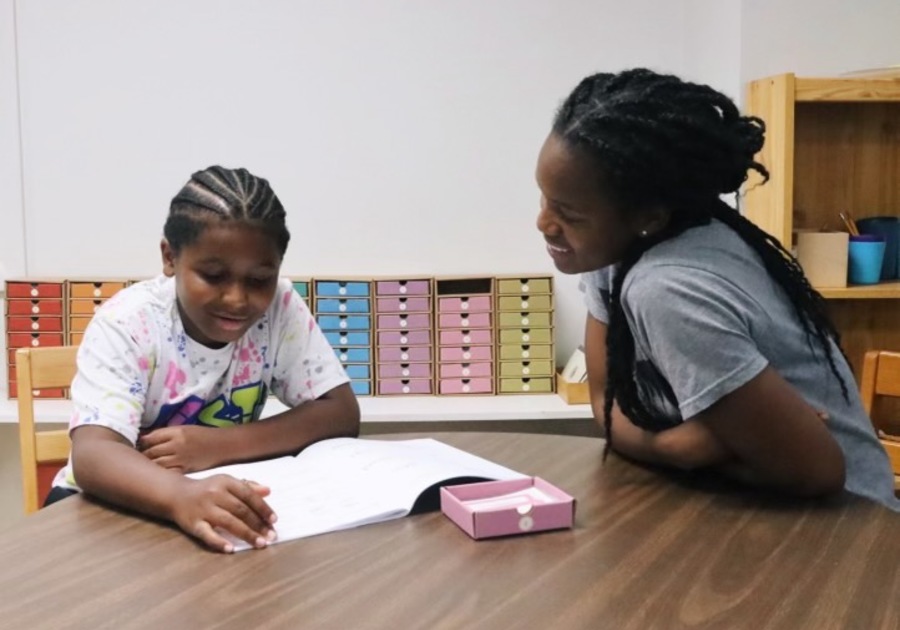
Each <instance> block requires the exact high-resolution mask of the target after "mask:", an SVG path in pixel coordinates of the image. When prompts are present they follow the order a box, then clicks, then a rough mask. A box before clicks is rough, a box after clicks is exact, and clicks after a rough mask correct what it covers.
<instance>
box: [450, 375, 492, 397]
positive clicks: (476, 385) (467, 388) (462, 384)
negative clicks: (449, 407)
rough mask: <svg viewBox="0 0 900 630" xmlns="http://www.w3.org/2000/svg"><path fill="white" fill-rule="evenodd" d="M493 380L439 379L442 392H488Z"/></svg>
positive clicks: (490, 389) (490, 390)
mask: <svg viewBox="0 0 900 630" xmlns="http://www.w3.org/2000/svg"><path fill="white" fill-rule="evenodd" d="M492 383H493V381H492V380H491V379H489V378H451V379H441V384H440V390H441V393H442V394H490V393H491V392H492V391H493V387H492Z"/></svg>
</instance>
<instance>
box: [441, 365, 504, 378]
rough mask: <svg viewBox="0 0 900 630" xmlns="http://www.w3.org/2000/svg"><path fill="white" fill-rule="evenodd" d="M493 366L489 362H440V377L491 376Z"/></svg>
mask: <svg viewBox="0 0 900 630" xmlns="http://www.w3.org/2000/svg"><path fill="white" fill-rule="evenodd" d="M492 368H493V366H492V365H491V364H490V363H442V364H441V369H440V375H439V376H440V378H442V379H448V378H470V377H476V376H478V377H487V378H490V377H491V371H492Z"/></svg>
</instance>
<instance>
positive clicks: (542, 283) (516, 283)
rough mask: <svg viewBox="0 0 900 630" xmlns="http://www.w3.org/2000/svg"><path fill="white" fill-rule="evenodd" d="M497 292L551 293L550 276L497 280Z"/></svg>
mask: <svg viewBox="0 0 900 630" xmlns="http://www.w3.org/2000/svg"><path fill="white" fill-rule="evenodd" d="M497 293H501V294H507V295H508V294H516V295H521V294H523V293H550V278H506V279H501V280H498V281H497Z"/></svg>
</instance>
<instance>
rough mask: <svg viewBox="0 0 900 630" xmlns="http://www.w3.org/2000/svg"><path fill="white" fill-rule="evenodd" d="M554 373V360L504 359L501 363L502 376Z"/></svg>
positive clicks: (550, 374)
mask: <svg viewBox="0 0 900 630" xmlns="http://www.w3.org/2000/svg"><path fill="white" fill-rule="evenodd" d="M552 375H553V362H552V361H547V360H543V361H502V362H501V363H500V376H501V377H502V378H505V377H517V378H523V377H526V376H552Z"/></svg>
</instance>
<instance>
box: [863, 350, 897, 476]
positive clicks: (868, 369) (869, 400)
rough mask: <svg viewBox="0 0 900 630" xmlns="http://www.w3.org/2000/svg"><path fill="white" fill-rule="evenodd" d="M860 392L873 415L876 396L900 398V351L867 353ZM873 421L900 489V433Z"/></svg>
mask: <svg viewBox="0 0 900 630" xmlns="http://www.w3.org/2000/svg"><path fill="white" fill-rule="evenodd" d="M859 394H860V397H861V398H862V404H863V407H864V408H865V410H866V413H867V414H869V417H870V418H871V417H872V407H873V406H874V403H875V397H876V396H894V397H897V398H900V352H889V351H887V350H873V351H871V352H867V353H866V356H865V359H864V360H863V369H862V382H861V383H860V386H859ZM872 422H873V424H874V425H875V430H876V431H877V432H878V437H879V438H880V439H881V443H882V444H883V445H884V450H886V451H887V454H888V457H889V458H890V460H891V468H893V469H894V488H895V489H897V490H900V436H898V435H890V434H888V433H886V432H885V430H884V427H883V426H881V424H882V423H880V422H877V421H875V420H874V419H873V420H872Z"/></svg>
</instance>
